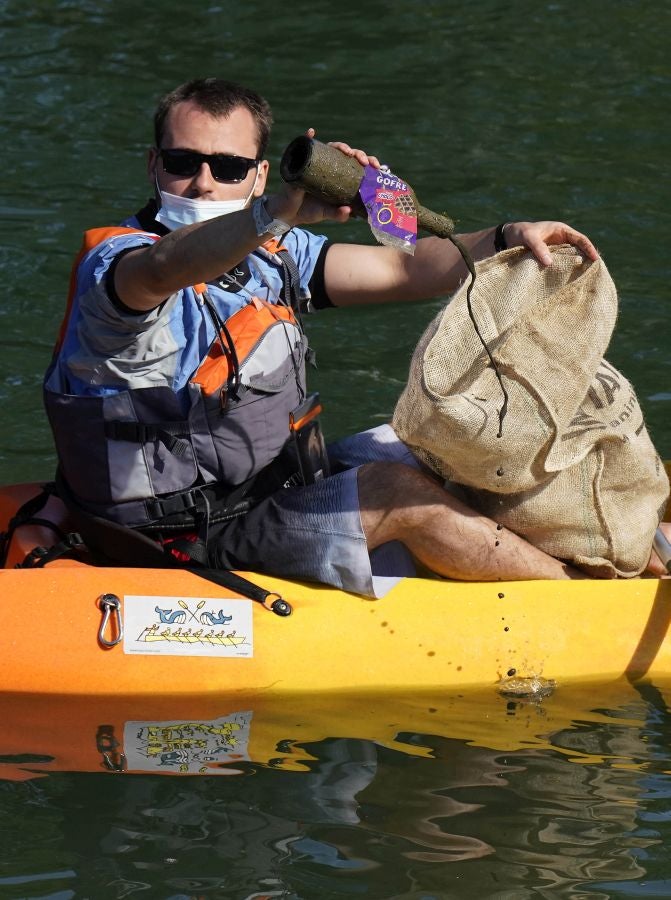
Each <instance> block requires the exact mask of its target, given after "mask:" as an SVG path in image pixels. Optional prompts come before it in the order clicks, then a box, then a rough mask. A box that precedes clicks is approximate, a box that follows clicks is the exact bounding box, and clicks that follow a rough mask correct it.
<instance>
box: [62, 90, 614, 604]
mask: <svg viewBox="0 0 671 900" xmlns="http://www.w3.org/2000/svg"><path fill="white" fill-rule="evenodd" d="M271 122H272V119H271V113H270V109H269V107H268V105H267V103H266V102H265V101H264V100H263V99H262V98H261V97H260V96H259V95H258V94H256V93H254V92H252V91H249V90H247V89H246V88H244V87H241V86H240V85H236V84H232V83H229V82H226V81H222V80H219V79H205V80H198V81H193V82H189V83H188V84H185V85H182V86H180V87H179V88H177V89H176V90H175V91H173V92H172V93H170V94H168V95H167V96H166V97H165V98H163V100H162V101H161V103H160V105H159V107H158V109H157V112H156V116H155V123H154V124H155V146H154V147H153V148H152V149H151V150H150V152H149V158H148V176H149V181H150V183H151V185H152V187H153V189H154V193H155V199H153V200H152V201H151V202H150V203H149V204H148V205H147V206H145V207H144V208H143V209H142V210H140V211H139V212H138V213H137V214H136V215H134V216H132V217H131V218H129V219H127V220H126V221H125V222H124V223H123V226H122V227H121V228H112V229H98V230H95V231H94V232H89V233H87V247H88V248H89V249H87V250H86V251H85V253H84V255H83V256H82V257H81V259H80V260H79V261H78V264H77V266H76V270H75V278H74V280H73V285H72V295H71V303H70V307H69V314H68V316H67V317H66V322H65V323H64V329H63V332H62V337H61V340H60V342H59V345H58V347H57V353H56V355H55V357H54V362H53V364H52V366H51V368H50V370H49V372H48V373H47V376H46V380H45V397H46V406H47V411H48V414H49V418H50V421H51V425H52V428H53V431H54V435H55V439H56V446H57V449H58V454H59V460H60V466H61V471H62V474H63V475H64V478H65V480H66V482H67V484H68V485H69V487H70V490H71V491H72V493H73V495H74V497H75V498H76V500H77V501H78V503H79V504H80V505H81V506H82V507H83V508H85V509H86V510H88V511H89V512H90V513H93V514H96V515H98V516H102V517H103V518H108V519H110V520H112V521H114V522H117V523H120V524H122V525H126V526H130V527H132V528H138V529H142V530H143V531H144V532H145V533H148V534H150V535H152V536H154V537H156V538H157V539H159V540H161V541H163V542H166V541H167V540H169V539H170V538H171V537H172V536H174V535H179V536H181V537H182V538H184V537H186V538H187V540H186V541H185V540H183V539H182V540H181V541H179V542H177V544H175V548H176V549H175V552H180V553H186V555H187V557H188V556H189V555H193V556H194V557H195V558H200V559H201V561H202V560H204V559H205V556H204V554H206V557H207V561H208V562H209V564H210V565H216V566H218V567H221V568H231V569H243V570H256V571H266V572H269V573H273V574H276V575H280V576H285V577H289V578H297V579H308V580H315V581H322V582H325V583H328V584H332V585H335V586H336V587H339V588H341V589H344V590H349V591H354V592H357V593H361V594H368V595H371V594H374V592H375V589H374V587H373V579H372V573H378V574H387V575H402V574H410V573H411V571H412V565H413V561H417V562H419V563H420V564H421V565H422V566H424V567H426V568H427V569H429V570H431V571H433V572H435V573H438V574H440V575H443V576H447V577H451V578H458V579H467V580H478V581H482V580H499V579H502V580H509V579H528V578H570V577H577V576H578V575H579V573H577V572H575V571H574V570H572V569H571V568H570V567H569V566H567V565H566V564H565V563H563V562H561V561H559V560H556V559H554V558H552V557H550V556H548V555H546V554H545V553H543V552H542V551H540V550H538V549H537V548H535V547H533V546H531V545H530V544H528V543H527V542H526V541H524V540H523V539H521V538H519V537H518V536H516V535H515V534H513V533H511V532H509V531H508V530H506V529H504V528H502V527H500V526H498V525H497V524H496V522H494V521H491V520H490V519H487V518H486V517H484V516H482V515H479V514H478V513H476V512H474V511H473V510H471V509H470V508H468V507H467V506H465V505H464V504H463V503H461V502H460V501H459V500H458V499H456V498H455V497H453V496H452V495H451V494H450V493H448V492H446V491H445V490H444V489H443V487H442V486H441V485H440V484H439V483H438V482H436V481H435V480H434V479H433V478H432V477H430V476H428V475H427V474H425V473H424V472H423V471H422V470H421V469H420V467H419V466H418V464H417V462H416V460H415V459H414V457H413V456H412V454H411V453H410V452H409V450H408V449H407V447H405V446H404V445H403V444H401V442H400V441H399V440H398V439H397V438H396V436H395V434H394V432H393V431H392V430H391V428H390V427H389V426H382V427H380V428H376V429H372V430H371V431H369V432H365V433H364V434H363V435H356V436H354V437H352V438H348V439H346V440H344V441H341V442H339V443H338V444H336V445H334V446H333V447H332V448H330V450H329V457H330V465H331V468H332V470H333V474H330V475H328V476H327V477H321V476H323V475H324V474H325V472H326V466H327V462H326V460H322V461H321V462H317V463H314V464H313V471H312V472H306V471H305V465H306V463H304V465H303V467H301V466H300V465H299V466H297V465H296V463H295V460H296V457H295V455H292V454H291V453H288V452H287V448H289V447H293V446H294V439H298V440H299V441H300V431H294V432H292V430H291V427H290V421H291V422H294V424H295V425H296V428H297V427H298V424H300V423H297V424H296V419H297V418H301V417H303V416H304V417H305V418H306V419H307V420H310V416H311V415H312V413H313V412H314V409H312V410H311V409H310V403H309V401H308V398H307V395H306V391H305V384H304V376H305V373H304V366H305V361H306V358H308V357H309V351H308V350H307V342H306V340H305V337H304V334H303V332H302V328H301V326H300V321H299V319H300V312H301V311H303V312H311V311H313V310H317V309H323V308H325V307H331V306H334V307H344V306H357V305H359V304H365V303H387V302H394V301H404V302H410V301H415V300H421V299H425V298H431V297H435V296H437V295H441V294H445V293H449V292H451V291H454V290H455V289H456V288H457V287H458V285H459V283H460V282H461V281H462V280H463V279H464V277H465V276H466V274H467V273H466V269H465V265H464V263H463V261H462V259H461V256H460V255H459V253H458V252H457V250H456V249H455V247H454V246H453V245H452V244H451V243H449V242H447V241H444V240H441V239H438V238H431V237H429V238H423V239H421V240H419V241H418V242H417V248H416V252H415V254H414V256H408V255H406V254H403V253H402V252H400V251H398V250H396V249H394V248H391V247H384V246H363V245H353V244H339V243H332V242H330V241H328V240H327V239H326V238H324V237H320V236H317V235H315V234H313V233H311V232H308V231H306V230H304V228H303V226H306V225H307V226H314V225H318V224H319V223H320V222H322V221H324V220H327V219H328V220H331V221H335V222H346V221H347V220H348V218H349V217H350V214H351V209H350V208H349V207H347V206H340V207H334V206H329V205H327V204H325V203H323V202H321V201H319V200H317V199H315V198H314V197H311V196H309V195H307V194H305V193H304V192H303V191H302V190H301V189H299V188H295V187H290V186H288V185H284V186H283V187H282V188H281V189H280V190H278V191H277V192H275V193H271V194H266V183H267V178H268V169H269V164H268V161H267V160H266V159H265V158H264V154H265V149H266V144H267V141H268V137H269V132H270V126H271ZM309 134H313V132H309ZM334 146H336V147H338V148H339V150H340V151H341V152H342V153H344V154H346V155H348V156H350V157H353V158H355V159H356V160H357V161H358V162H359V163H360V164H361V165H362V166H365V165H368V164H370V165H372V166H375V167H379V162H378V160H377V159H376V157H374V156H369V155H368V154H366V153H365V152H363V151H362V150H355V149H352V148H351V147H349V146H348V145H347V144H344V143H338V144H335V145H334ZM460 239H461V241H462V242H463V244H465V245H466V247H467V248H468V249H469V250H470V253H471V254H472V256H473V258H474V259H476V260H478V259H484V258H486V257H488V256H491V255H492V254H494V253H495V252H497V250H500V249H503V248H505V247H506V246H507V247H515V246H523V247H527V248H528V249H529V250H530V251H531V252H533V253H534V255H535V256H536V257H537V259H538V261H539V263H540V264H541V265H549V264H550V262H551V257H550V253H549V250H548V245H552V244H563V243H569V244H572V245H574V246H575V247H576V249H577V250H578V251H579V252H580V253H581V254H583V255H584V256H585V257H587V258H588V259H591V260H594V259H596V258H597V251H596V250H595V248H594V246H593V245H592V243H591V242H590V241H589V239H588V238H587V237H586V236H585V235H583V234H581V233H580V232H578V231H576V230H575V229H573V228H571V227H570V226H568V225H566V224H564V223H561V222H547V221H546V222H512V223H508V224H506V225H505V227H504V228H503V227H500V226H499V227H498V229H497V228H496V227H492V228H486V229H484V230H482V231H478V232H475V233H471V234H465V235H461V236H460ZM292 307H293V310H292ZM308 425H309V422H308ZM304 434H308V436H309V440H310V441H312V443H313V444H314V443H315V442H316V443H317V445H318V434H316V433H315V432H314V431H313V430H310V428H308V431H306V432H305V433H304ZM313 451H314V446H312V447H311V448H310V447H309V448H308V456H311V457H312V459H313V460H314V458H315V453H314V452H313ZM316 456H317V458H318V457H319V454H318V452H317V454H316ZM189 543H191V544H193V547H194V552H193V553H190V550H189ZM196 547H197V548H199V549H198V552H197V553H196V552H195V548H196ZM198 554H199V555H198Z"/></svg>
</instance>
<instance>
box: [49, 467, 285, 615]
mask: <svg viewBox="0 0 671 900" xmlns="http://www.w3.org/2000/svg"><path fill="white" fill-rule="evenodd" d="M56 479H57V488H58V494H59V496H60V497H61V499H62V500H63V502H64V503H65V504H66V506H67V507H68V511H69V513H70V516H71V519H72V521H73V523H74V525H75V527H76V528H77V532H78V534H80V535H81V536H82V538H83V541H84V544H85V545H86V548H87V549H88V550H89V552H90V553H91V554H92V556H93V559H94V561H95V562H96V563H98V564H99V565H114V566H128V567H130V568H138V569H153V568H157V569H165V568H170V569H187V570H188V571H190V572H193V574H194V575H199V576H200V577H201V578H205V579H207V580H208V581H212V582H214V583H215V584H218V585H221V587H224V588H227V589H228V590H232V591H235V592H236V593H238V594H241V595H242V596H243V597H248V598H249V599H250V600H255V601H256V602H257V603H261V604H263V605H264V606H265V607H266V608H267V609H271V610H272V611H273V612H274V613H276V614H277V615H279V616H288V615H290V613H291V606H290V605H289V604H288V603H287V602H286V601H285V600H283V599H282V597H280V596H279V595H278V594H277V593H276V592H275V591H267V590H266V589H265V588H262V587H259V585H257V584H254V583H253V582H251V581H248V580H247V579H246V578H243V577H242V576H241V575H236V574H235V573H233V572H229V571H228V570H227V569H212V568H210V567H209V566H206V565H203V564H202V563H200V562H198V561H197V560H193V559H192V560H191V561H190V562H188V563H181V562H180V561H179V560H178V559H176V558H175V557H174V556H173V555H172V553H170V551H169V547H170V546H173V545H172V544H170V545H169V547H168V548H165V547H163V546H162V545H161V544H159V543H157V542H156V541H154V540H152V539H151V538H150V537H148V536H147V535H145V534H142V532H141V531H137V530H136V529H134V528H128V527H127V526H125V525H120V524H118V523H117V522H112V521H111V520H110V519H103V518H101V517H100V516H95V515H93V514H92V513H89V512H88V511H86V510H84V509H82V508H81V506H79V504H78V503H77V502H76V501H75V499H74V497H73V496H72V494H71V492H70V489H69V488H68V486H67V484H66V483H65V481H64V480H63V478H62V476H61V475H60V473H59V474H58V475H57V476H56ZM180 549H181V548H180ZM185 552H187V551H185ZM271 597H275V598H276V599H275V600H273V601H272V602H271V603H270V604H268V603H267V601H269V599H270V598H271Z"/></svg>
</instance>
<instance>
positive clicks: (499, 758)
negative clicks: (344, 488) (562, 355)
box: [0, 0, 671, 900]
mask: <svg viewBox="0 0 671 900" xmlns="http://www.w3.org/2000/svg"><path fill="white" fill-rule="evenodd" d="M670 24H671V8H669V7H668V6H667V5H666V4H651V3H646V2H642V0H641V2H635V0H618V2H612V3H607V2H605V0H604V2H602V0H587V2H584V3H582V4H580V5H576V4H572V3H568V2H566V0H558V2H549V3H539V2H533V0H521V2H516V3H510V2H506V3H504V2H499V0H483V2H481V3H479V4H468V3H461V4H457V3H449V2H432V0H425V2H423V3H419V2H412V0H410V2H406V3H401V2H399V0H388V2H385V3H382V2H379V0H369V2H368V3H366V4H354V3H343V4H341V5H340V6H339V7H336V6H334V5H332V4H328V5H327V4H308V3H306V2H304V0H297V2H294V3H293V4H291V5H288V6H287V5H285V6H282V5H279V4H271V3H267V2H248V3H244V4H242V3H240V4H238V3H236V4H234V3H228V2H217V0H212V2H211V3H207V2H205V3H193V4H184V3H177V2H175V0H164V2H161V0H159V2H157V3H154V4H138V3H137V2H135V0H116V2H112V0H96V2H93V0H34V2H33V3H31V4H25V3H19V2H17V0H4V2H2V3H0V74H1V76H2V77H1V78H0V95H1V96H2V120H1V121H2V129H3V142H2V146H3V154H4V162H5V164H4V166H3V167H2V169H1V170H0V183H1V191H0V210H1V212H2V215H1V216H0V233H1V240H0V265H1V267H2V273H3V277H4V282H5V285H6V287H5V295H4V302H3V303H2V304H1V305H0V324H1V326H2V327H1V329H0V343H1V346H2V351H3V352H2V360H1V362H0V398H1V400H2V403H3V408H4V417H3V428H2V431H1V432H0V472H1V475H2V480H3V481H5V482H13V481H18V480H31V481H32V480H37V479H39V478H43V477H49V476H50V474H51V472H52V468H53V462H54V458H53V453H52V450H51V442H50V437H49V434H48V430H47V427H46V423H45V419H44V417H43V414H42V411H41V398H40V383H41V375H42V372H43V370H44V367H45V365H46V363H47V361H48V358H49V353H50V347H51V344H52V341H53V338H54V334H55V331H56V328H57V325H58V323H59V321H60V317H61V315H62V310H63V302H64V296H65V291H66V283H67V277H68V272H69V267H70V260H71V257H72V255H73V253H74V252H75V251H76V249H77V247H78V243H79V239H80V233H81V231H82V230H83V229H84V228H86V227H90V226H93V225H104V224H111V223H113V222H115V221H117V220H118V219H120V218H122V217H124V216H125V215H126V214H127V213H128V212H129V211H132V210H134V209H135V208H137V206H139V205H140V203H141V202H142V201H143V200H144V198H145V196H146V195H147V193H148V190H147V187H148V186H147V185H146V183H145V181H144V158H145V151H146V148H147V146H148V144H149V143H150V139H151V130H150V116H151V113H152V110H153V107H154V104H155V101H156V99H157V98H158V96H159V95H160V94H161V93H163V92H164V91H165V90H167V89H169V88H171V87H173V86H174V85H175V84H177V83H179V82H180V81H183V80H186V79H187V78H190V77H193V76H195V75H208V74H219V75H223V76H225V77H229V78H233V79H238V80H241V81H245V82H247V83H249V84H250V85H251V86H253V87H255V88H256V89H258V90H260V91H261V92H262V93H263V94H265V95H266V96H267V97H268V99H269V100H270V101H271V103H272V105H273V108H274V110H275V115H276V120H277V126H276V130H275V135H274V139H273V142H272V146H271V152H270V158H271V160H272V161H273V162H274V163H276V162H277V161H278V159H279V157H280V155H281V152H282V150H283V148H284V146H285V145H286V143H287V142H288V141H289V140H290V139H291V138H293V137H294V136H295V135H296V134H298V133H301V132H302V131H304V129H305V128H306V127H308V126H310V125H312V126H314V127H315V128H316V129H317V132H318V135H319V136H320V137H322V138H323V139H336V138H342V139H345V140H348V141H349V142H350V143H351V144H353V145H354V146H361V147H365V148H366V149H369V150H371V151H373V152H376V153H377V154H378V155H379V156H380V157H381V158H382V159H383V161H385V162H387V163H388V164H390V165H391V166H392V167H393V168H394V169H395V170H398V172H399V173H400V174H402V175H403V176H405V177H406V178H407V179H408V180H409V181H410V182H411V183H412V184H413V186H414V187H415V189H416V191H417V193H418V195H419V197H420V198H421V199H422V200H423V201H424V202H425V203H427V205H429V206H432V207H433V208H434V209H438V210H445V211H446V212H448V214H450V215H451V216H453V217H454V218H456V219H457V220H458V221H459V225H460V228H461V229H462V230H469V229H475V228H478V227H481V226H483V225H489V224H494V223H496V222H499V221H503V220H510V219H515V218H539V219H540V218H561V219H565V220H567V221H569V222H571V223H572V224H573V225H575V226H576V227H577V228H579V229H580V230H582V231H585V232H586V233H588V234H589V235H590V237H591V238H592V239H593V240H594V242H595V243H596V244H597V246H598V247H599V248H600V250H601V252H602V254H603V256H604V258H605V260H606V262H607V264H608V266H609V269H610V271H611V274H612V275H613V277H614V279H615V282H616V284H617V286H618V289H619V294H620V302H621V314H620V321H619V324H618V327H617V330H616V333H615V336H614V338H613V342H612V345H611V348H610V351H609V358H610V359H611V361H612V362H613V363H614V364H615V365H616V366H617V367H618V368H620V369H621V370H622V371H623V372H624V373H625V374H626V375H627V377H628V378H629V379H630V380H631V381H632V382H633V383H634V385H635V387H636V389H637V393H638V395H639V398H640V400H641V403H642V406H643V408H644V410H645V412H646V416H647V421H648V426H649V428H650V431H651V433H652V436H653V439H654V440H655V442H656V444H657V446H658V448H659V450H660V452H661V453H662V455H663V456H664V457H666V458H669V457H671V422H670V417H669V411H670V409H671V356H670V355H669V352H668V343H669V334H670V329H669V321H670V318H671V316H670V314H669V307H668V303H669V289H668V285H669V276H670V271H669V268H670V267H669V263H668V260H669V250H668V244H669V234H670V233H671V229H670V228H669V225H670V218H671V216H670V214H669V210H670V209H671V202H670V201H671V196H670V192H669V183H670V180H671V179H670V175H671V172H670V171H669V170H670V168H671V166H670V163H669V127H668V96H669V82H670V81H671V78H670V71H669V63H668V57H669V54H668V46H669V33H670V28H669V26H670ZM327 231H328V233H329V234H330V235H331V236H332V237H337V238H338V239H339V240H359V241H366V240H368V236H367V233H366V228H365V226H364V225H363V224H361V223H352V224H351V225H347V226H344V227H343V226H341V227H339V228H336V227H331V228H329V229H327ZM438 304H439V301H438V300H436V301H435V302H429V303H425V304H419V305H416V306H412V307H407V306H405V307H404V306H401V305H399V306H395V307H389V308H387V309H385V310H380V309H371V310H359V311H356V312H346V311H342V312H331V313H325V314H323V315H322V316H320V317H319V316H318V317H315V318H314V319H313V321H312V322H311V323H310V330H311V339H312V342H313V344H314V345H315V346H316V348H317V351H318V357H319V370H318V372H317V373H316V376H315V378H314V385H315V387H317V388H319V389H320V390H321V391H322V394H323V396H324V398H325V400H326V402H327V415H326V428H327V432H328V435H329V437H336V436H338V435H341V434H344V433H346V432H348V431H351V430H352V429H357V428H362V427H367V426H368V425H370V424H377V423H379V422H381V421H384V420H386V419H387V418H388V417H389V415H390V413H391V410H392V409H393V406H394V403H395V400H396V397H397V396H398V393H399V392H400V390H401V388H402V386H403V384H404V381H405V377H406V372H407V366H408V361H409V357H410V353H411V351H412V348H413V347H414V344H415V342H416V340H417V338H418V337H419V335H420V334H421V332H422V330H423V328H424V325H425V324H426V323H427V322H428V321H429V319H430V318H431V317H432V316H433V315H434V313H435V311H436V309H437V308H438ZM549 702H551V700H550V701H549ZM622 702H623V703H624V702H625V698H623V700H622ZM626 702H629V701H628V700H626ZM638 703H639V706H638V707H637V709H636V711H635V715H634V716H633V718H634V719H635V720H636V722H637V723H638V724H633V725H627V726H626V727H625V726H622V725H620V726H605V725H603V724H599V722H592V721H590V722H588V723H587V724H584V723H583V724H580V723H579V722H576V723H574V726H573V727H572V728H571V729H568V730H567V731H566V733H562V735H560V736H559V737H558V738H557V741H558V743H559V745H560V746H563V744H562V741H563V742H564V743H565V742H566V741H569V743H570V741H578V742H580V741H582V742H584V743H585V746H586V747H588V746H590V745H594V746H595V747H604V746H608V745H609V742H612V741H613V740H615V741H617V740H618V739H619V738H620V737H622V734H624V732H626V734H625V739H624V743H623V745H622V746H623V747H624V749H623V750H622V751H621V752H620V754H619V757H622V759H625V760H626V759H627V758H629V759H631V760H634V761H637V762H641V760H643V761H644V762H645V769H644V772H643V774H641V769H639V768H636V767H633V768H631V769H628V768H627V766H626V763H622V762H621V760H620V763H618V764H617V765H615V764H613V763H612V761H610V762H609V761H608V760H606V761H601V762H594V763H590V764H582V765H581V766H576V764H575V763H574V762H570V761H568V760H567V757H566V755H565V754H562V753H553V752H551V751H539V750H537V749H532V750H530V751H528V752H525V751H516V752H515V753H511V754H506V755H501V754H497V753H495V752H494V751H485V750H481V749H477V748H473V747H470V746H468V744H467V743H465V742H463V741H458V740H454V739H450V737H449V736H443V737H441V738H435V740H434V742H433V744H432V739H431V737H430V736H422V737H413V722H412V721H408V722H407V723H404V725H403V729H402V730H403V731H404V733H407V735H408V737H407V738H406V740H408V741H413V740H420V741H421V742H422V743H423V745H425V746H430V747H433V748H434V750H433V754H432V758H428V759H417V758H413V757H409V756H407V755H405V754H403V753H401V752H399V751H390V750H383V749H381V748H379V747H376V746H375V745H373V744H371V743H368V742H365V741H361V740H354V739H352V740H349V741H348V740H345V739H346V738H348V737H351V736H350V735H342V734H341V733H340V731H339V730H338V726H337V723H334V729H333V736H334V737H336V736H338V737H339V738H341V739H342V740H339V741H330V742H329V741H324V742H321V743H320V744H319V745H318V746H315V747H312V748H311V749H312V753H313V755H314V756H315V762H314V763H313V765H312V770H311V771H310V772H309V773H290V772H285V771H282V770H273V769H253V767H252V766H249V767H248V768H247V769H246V770H245V773H244V775H243V776H241V777H239V778H235V777H231V778H226V779H223V780H222V779H212V778H197V777H194V778H181V779H170V778H158V777H155V776H129V777H128V778H120V777H115V776H113V775H109V774H103V773H101V774H72V773H71V774H60V775H59V774H54V775H50V776H49V777H48V778H46V779H42V780H39V781H36V782H27V783H23V784H14V783H6V784H3V785H0V788H1V790H2V798H3V801H4V802H3V803H2V807H1V809H0V834H1V835H2V838H3V841H2V846H3V850H2V852H1V853H0V860H1V865H2V868H1V871H0V896H1V897H54V898H59V900H60V898H66V897H68V898H69V897H92V898H97V897H101V898H107V897H110V898H116V897H128V896H136V895H138V896H145V897H158V898H162V897H174V898H186V897H231V898H238V897H240V898H243V897H247V896H251V895H253V894H254V893H255V892H257V893H260V894H261V895H269V896H285V897H290V898H294V897H299V898H313V897H314V898H321V897H331V896H334V897H335V896H349V895H361V896H365V897H371V898H373V897H374V898H378V897H380V898H382V897H408V898H409V897H412V898H433V897H440V898H443V897H497V898H511V900H512V898H520V897H523V898H526V897H529V898H531V897H537V896H543V897H575V898H581V897H588V896H589V897H629V896H660V897H661V896H670V895H671V862H670V861H669V858H668V853H667V851H666V850H665V848H664V846H665V843H666V844H667V845H668V844H669V842H670V841H671V833H670V829H669V825H668V818H669V794H670V792H671V784H670V783H669V779H668V774H667V770H669V769H671V759H669V756H670V755H671V754H669V751H668V746H669V743H668V737H669V734H670V733H671V732H670V730H669V728H670V724H671V719H670V718H669V715H668V712H667V710H666V707H665V706H664V704H663V703H661V704H660V703H659V702H656V701H653V700H651V699H650V696H647V695H646V696H645V697H642V698H639V701H638ZM610 715H611V717H614V718H615V719H617V718H618V717H619V718H621V717H622V715H623V713H622V711H621V708H620V705H619V704H618V703H614V704H613V712H612V713H611V714H610ZM541 726H542V723H540V722H539V728H540V727H541ZM613 729H614V733H613ZM434 745H435V746H434ZM30 749H31V748H30V747H29V746H27V747H26V752H30ZM616 755H617V754H616ZM619 757H618V758H619ZM325 785H326V788H325V787H324V786H325ZM427 823H428V824H427ZM3 879H5V880H3ZM273 892H276V893H273Z"/></svg>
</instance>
